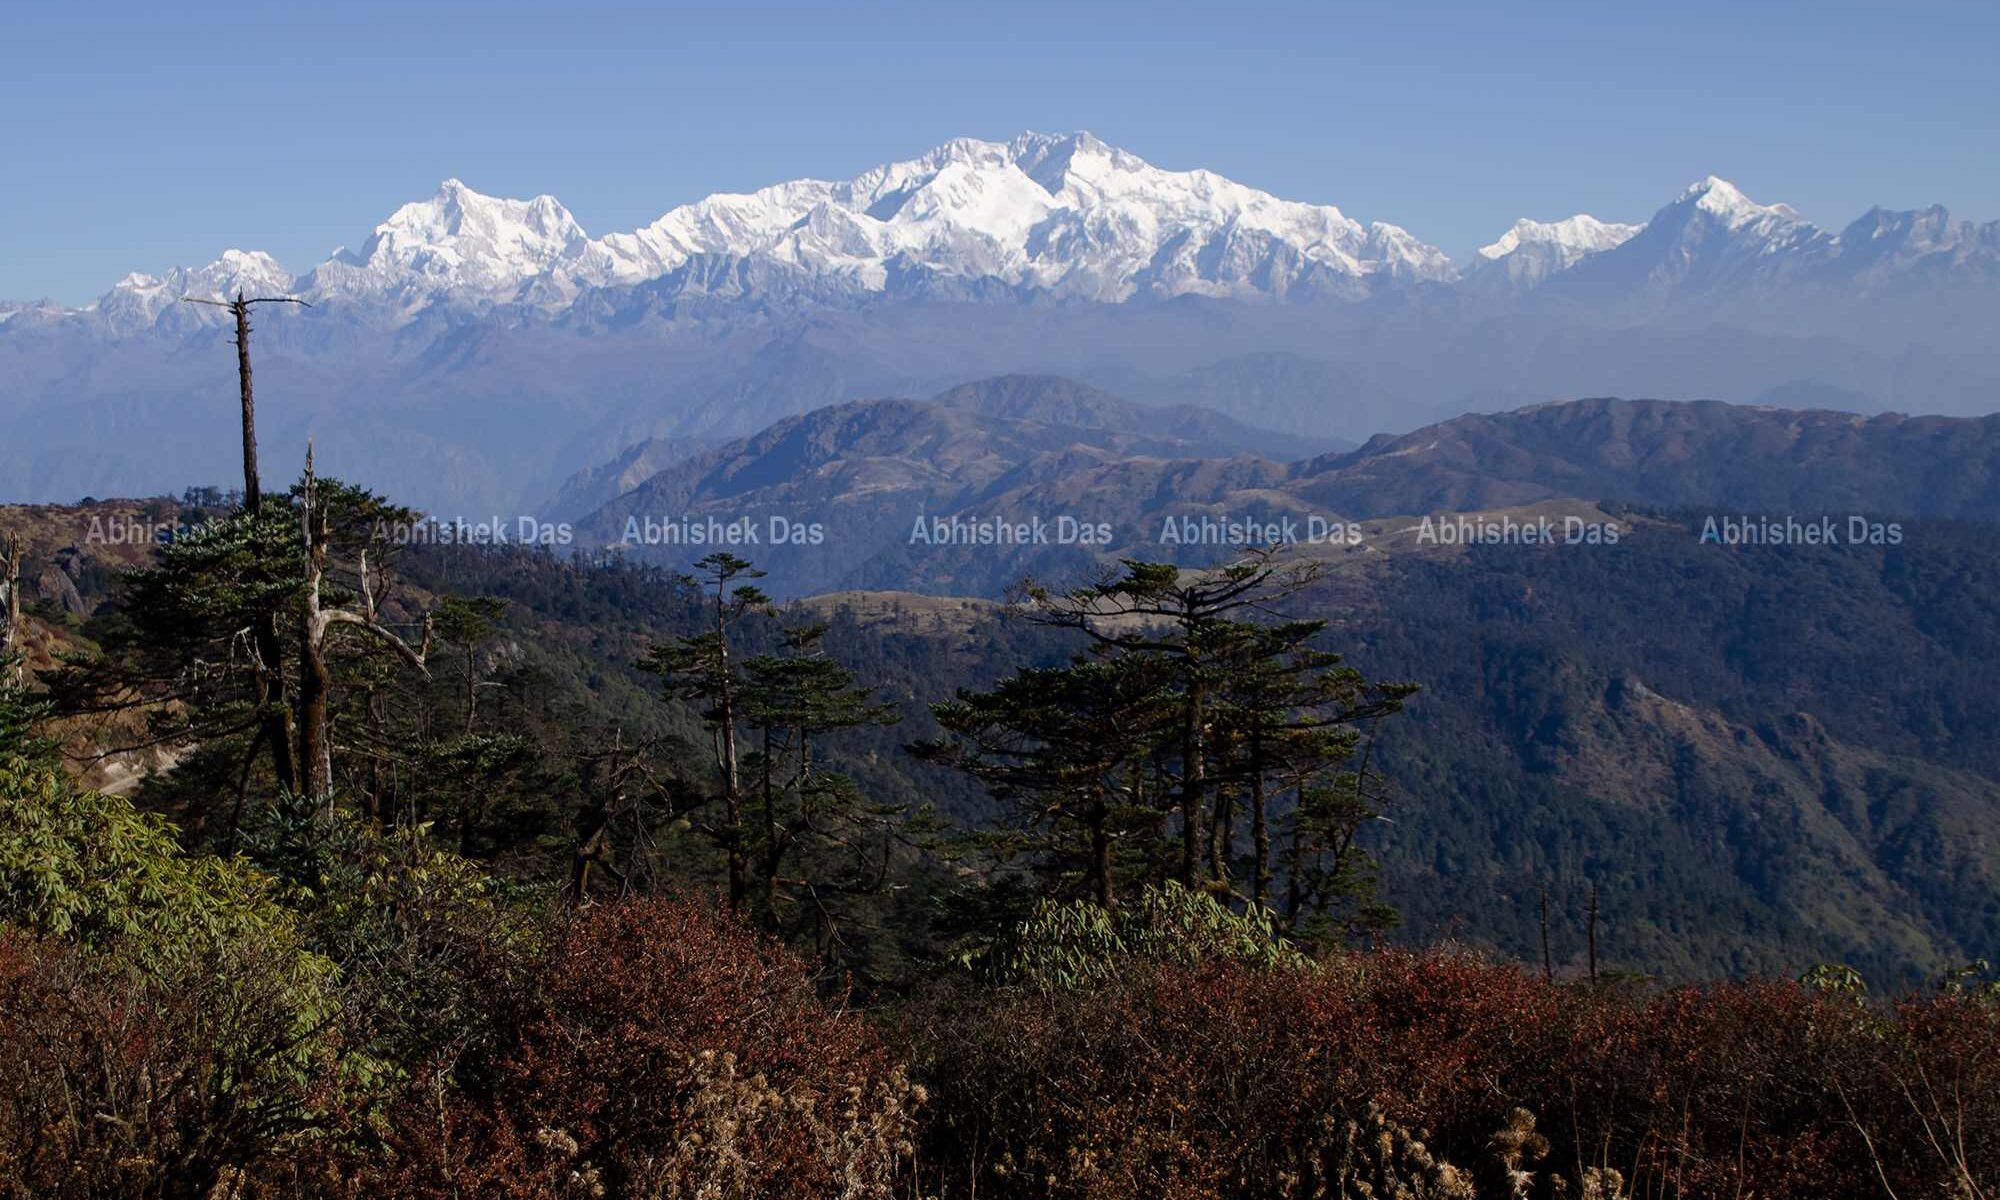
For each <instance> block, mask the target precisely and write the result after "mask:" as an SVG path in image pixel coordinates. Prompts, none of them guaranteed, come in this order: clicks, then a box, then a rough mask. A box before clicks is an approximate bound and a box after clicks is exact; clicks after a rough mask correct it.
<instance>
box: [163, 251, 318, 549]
mask: <svg viewBox="0 0 2000 1200" xmlns="http://www.w3.org/2000/svg"><path fill="white" fill-rule="evenodd" d="M181 300H182V301H183V302H184V303H187V304H208V305H213V306H214V307H216V308H226V309H228V310H229V315H230V316H231V317H233V318H235V320H236V390H237V392H238V394H239V396H240V398H241V399H242V401H243V507H244V508H245V509H247V510H248V511H250V512H251V513H255V512H256V511H257V509H258V508H259V506H260V505H261V504H262V503H263V489H262V488H261V487H260V486H259V482H258V476H257V405H256V401H255V399H254V398H253V396H252V392H251V387H250V310H251V308H253V307H255V306H256V305H259V304H296V305H299V306H300V307H302V308H311V307H312V305H310V304H308V303H306V302H305V301H304V300H301V299H299V298H298V297H297V296H252V297H245V296H244V295H243V292H242V289H240V288H239V289H238V290H237V292H236V299H234V300H204V299H200V298H199V297H195V296H182V297H181Z"/></svg>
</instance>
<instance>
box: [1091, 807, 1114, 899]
mask: <svg viewBox="0 0 2000 1200" xmlns="http://www.w3.org/2000/svg"><path fill="white" fill-rule="evenodd" d="M1110 817H1111V813H1110V810H1109V809H1108V808H1107V807H1106V806H1105V803H1104V797H1103V795H1102V794H1101V793H1100V794H1099V795H1098V797H1097V801H1096V803H1094V804H1092V805H1091V806H1090V882H1091V892H1092V895H1091V899H1093V900H1095V901H1097V906H1098V907H1099V908H1102V909H1110V908H1111V907H1112V906H1113V905H1114V904H1115V903H1116V902H1117V896H1116V895H1115V894H1114V892H1113V889H1112V885H1111V831H1110V829H1109V828H1108V826H1109V823H1110Z"/></svg>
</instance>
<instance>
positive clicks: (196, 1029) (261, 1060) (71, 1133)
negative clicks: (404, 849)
mask: <svg viewBox="0 0 2000 1200" xmlns="http://www.w3.org/2000/svg"><path fill="white" fill-rule="evenodd" d="M337 982H338V981H337V971H336V969H335V968H334V966H333V964H332V963H330V962H328V961H327V960H326V959H325V958H324V957H322V956H320V955H318V954H315V953H313V952H312V951H311V950H310V948H308V947H307V946H306V945H305V944H304V940H303V938H302V936H301V934H300V932H299V930H298V928H297V922H296V920H295V919H294V914H293V913H291V912H290V911H289V910H287V909H286V908H284V907H283V906H282V905H281V904H279V903H278V902H277V900H276V898H275V888H274V886H273V884H272V881H271V880H270V879H269V878H268V877H267V876H265V875H263V874H262V873H260V872H258V871H255V870H253V869H251V868H249V867H247V866H245V865H244V864H242V863H241V862H235V861H223V860H221V859H216V858H212V857H206V856H198V855H188V854H185V853H183V852H182V850H181V848H180V846H179V844H178V843H177V842H176V841H175V839H174V832H173V829H172V827H171V826H169V825H167V824H166V823H165V822H163V821H161V820H159V819H158V818H157V817H152V816H148V815H145V814H141V813H139V812H137V811H135V810H134V809H133V807H132V805H131V804H130V803H129V802H127V801H125V800H123V799H121V798H119V797H115V796H106V795H103V794H100V793H96V792H90V791H86V790H83V789H80V788H78V787H76V786H75V785H73V784H72V783H71V782H70V781H69V780H67V779H66V778H64V777H63V776H62V774H61V773H60V771H59V769H58V768H57V767H56V766H54V765H53V764H51V763H47V762H38V761H32V760H28V759H23V758H19V757H14V758H0V1196H4V1197H14V1196H21V1197H29V1196H32V1197H37V1198H63V1197H79V1198H85V1200H106V1198H114V1197H125V1196H146V1197H183V1196H185V1197H198V1196H199V1197H205V1196H207V1195H209V1194H210V1192H211V1191H212V1190H213V1189H214V1188H215V1187H217V1186H218V1185H219V1184H220V1183H222V1182H223V1181H225V1180H234V1179H238V1178H240V1177H241V1176H242V1175H243V1174H244V1172H245V1171H246V1170H255V1169H257V1168H259V1167H260V1166H262V1165H264V1164H268V1163H279V1162H288V1161H290V1160H291V1159H292V1158H293V1157H294V1156H295V1155H296V1154H299V1153H302V1152H303V1151H304V1148H305V1146H306V1145H307V1144H309V1143H310V1142H312V1141H313V1140H314V1139H316V1138H318V1137H319V1136H320V1135H322V1134H323V1133H324V1132H325V1130H326V1129H327V1128H329V1127H330V1126H331V1125H333V1124H335V1123H336V1121H335V1119H334V1118H333V1116H332V1115H331V1114H332V1112H333V1110H334V1109H335V1108H336V1107H337V1104H338V1102H337V1099H336V1093H337V1090H338V1089H337V1088H336V1084H335V1079H336V1075H337V1069H336V1063H337V1060H338V1057H339V1056H338V1052H337V1046H338V1032H339V1025H340V1004H339V998H338V994H337Z"/></svg>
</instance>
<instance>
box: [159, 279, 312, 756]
mask: <svg viewBox="0 0 2000 1200" xmlns="http://www.w3.org/2000/svg"><path fill="white" fill-rule="evenodd" d="M181 300H182V301H183V302H184V303H187V304H207V305H211V306H213V307H216V308H226V309H228V310H229V315H230V316H231V317H233V318H234V319H235V321H236V390H237V394H238V398H239V399H240V400H241V401H242V406H243V508H244V511H245V512H248V513H249V514H250V515H251V516H253V517H254V516H256V515H257V513H258V511H259V510H260V509H261V508H262V507H263V501H264V495H263V487H262V486H261V482H260V479H259V476H258V471H257V405H256V400H255V397H254V393H253V391H252V388H251V381H250V310H251V309H252V308H253V307H255V306H256V305H259V304H296V305H299V306H300V307H302V308H311V307H312V305H310V304H308V303H306V302H305V301H304V300H301V299H299V298H297V297H295V296H251V297H246V296H245V295H244V294H243V291H242V289H241V288H239V289H237V292H236V298H235V299H234V300H205V299H202V298H200V297H196V296H183V297H181ZM251 640H252V644H253V645H254V647H255V648H256V651H257V663H256V676H257V679H256V689H257V704H258V706H259V707H260V708H262V709H263V710H264V714H265V716H264V725H263V729H262V731H261V732H260V733H259V734H258V736H257V740H258V741H262V742H266V743H268V744H269V745H270V747H271V769H272V771H273V772H274V773H275V774H276V775H277V777H278V786H280V787H282V788H286V789H288V790H290V791H294V792H296V791H299V790H301V789H302V788H303V787H304V786H305V782H306V781H305V779H304V777H303V775H302V773H301V770H300V764H299V763H298V761H297V760H296V759H294V758H293V756H292V736H293V732H292V723H291V717H290V715H289V714H290V710H291V705H290V703H289V701H290V697H289V695H288V688H287V687H286V684H285V672H284V667H283V662H284V659H283V657H282V651H281V650H280V640H279V632H278V615H277V614H276V613H272V614H270V616H269V618H268V619H266V620H263V621H259V622H258V623H257V626H256V628H255V629H254V630H253V632H252V639H251ZM256 753H257V751H256V746H255V743H253V744H252V746H251V750H250V756H251V757H252V758H255V757H256Z"/></svg>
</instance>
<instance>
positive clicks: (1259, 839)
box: [1250, 728, 1271, 908]
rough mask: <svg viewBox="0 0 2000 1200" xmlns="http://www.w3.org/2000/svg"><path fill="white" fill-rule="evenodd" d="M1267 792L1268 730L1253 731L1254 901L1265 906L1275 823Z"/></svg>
mask: <svg viewBox="0 0 2000 1200" xmlns="http://www.w3.org/2000/svg"><path fill="white" fill-rule="evenodd" d="M1269 804H1270V802H1269V800H1268V799H1267V798H1266V797H1265V795H1264V733H1263V730H1261V729H1256V728H1253V729H1252V730H1251V731H1250V845H1251V850H1252V852H1253V853H1254V855H1255V861H1254V863H1253V865H1252V866H1251V869H1250V902H1251V903H1252V904H1255V905H1256V906H1257V907H1259V908H1262V907H1264V906H1266V905H1268V904H1269V903H1270V902H1271V899H1270V897H1271V824H1270V814H1269V812H1267V811H1266V810H1267V809H1268V808H1269Z"/></svg>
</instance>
